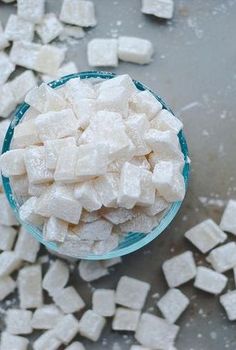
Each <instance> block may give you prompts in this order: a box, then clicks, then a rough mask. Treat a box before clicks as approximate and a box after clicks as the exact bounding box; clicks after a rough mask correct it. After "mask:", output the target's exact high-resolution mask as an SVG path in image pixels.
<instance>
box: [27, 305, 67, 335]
mask: <svg viewBox="0 0 236 350" xmlns="http://www.w3.org/2000/svg"><path fill="white" fill-rule="evenodd" d="M62 318H63V313H62V312H61V311H60V310H59V309H58V307H57V306H56V305H54V304H50V305H44V306H42V307H40V308H38V309H36V310H35V312H34V314H33V317H32V322H31V324H32V327H33V328H34V329H51V328H54V327H55V326H56V324H57V322H59V321H60V320H61V319H62Z"/></svg>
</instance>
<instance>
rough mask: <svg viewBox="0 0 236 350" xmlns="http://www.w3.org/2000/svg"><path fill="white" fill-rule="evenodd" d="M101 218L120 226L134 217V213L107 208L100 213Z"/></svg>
mask: <svg viewBox="0 0 236 350" xmlns="http://www.w3.org/2000/svg"><path fill="white" fill-rule="evenodd" d="M102 216H103V217H104V218H105V219H107V220H108V221H110V222H111V223H112V224H114V225H119V224H122V223H123V222H126V221H128V220H131V219H132V218H133V217H134V212H133V211H132V210H130V209H125V208H116V209H113V208H109V209H108V208H107V209H106V210H103V211H102Z"/></svg>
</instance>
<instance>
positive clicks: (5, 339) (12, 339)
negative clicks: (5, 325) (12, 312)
mask: <svg viewBox="0 0 236 350" xmlns="http://www.w3.org/2000/svg"><path fill="white" fill-rule="evenodd" d="M28 345H29V340H28V339H26V338H23V337H19V336H18V335H12V334H9V333H7V332H2V336H1V342H0V347H1V350H10V349H17V350H27V349H28Z"/></svg>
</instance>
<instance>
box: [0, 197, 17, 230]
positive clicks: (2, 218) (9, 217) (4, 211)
mask: <svg viewBox="0 0 236 350" xmlns="http://www.w3.org/2000/svg"><path fill="white" fill-rule="evenodd" d="M0 213H1V215H0V225H5V226H14V225H18V222H17V220H16V218H15V216H14V214H13V211H12V208H11V207H10V204H9V203H8V200H7V198H6V197H5V194H3V193H0Z"/></svg>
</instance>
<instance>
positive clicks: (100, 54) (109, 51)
mask: <svg viewBox="0 0 236 350" xmlns="http://www.w3.org/2000/svg"><path fill="white" fill-rule="evenodd" d="M87 54H88V64H89V65H90V66H92V67H117V66H118V48H117V40H116V39H92V40H90V42H89V43H88V48H87Z"/></svg>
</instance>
